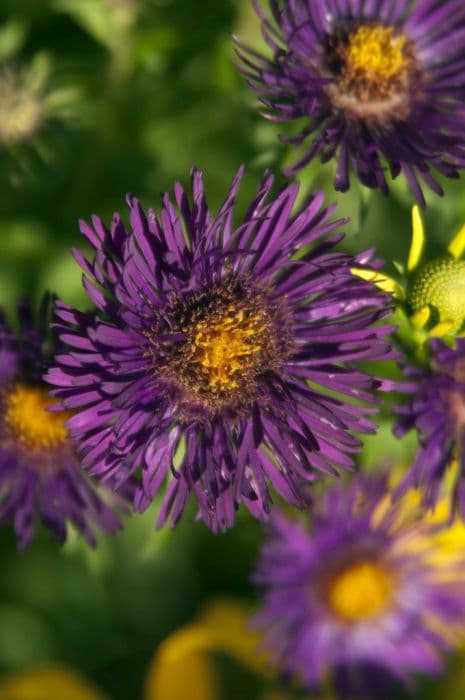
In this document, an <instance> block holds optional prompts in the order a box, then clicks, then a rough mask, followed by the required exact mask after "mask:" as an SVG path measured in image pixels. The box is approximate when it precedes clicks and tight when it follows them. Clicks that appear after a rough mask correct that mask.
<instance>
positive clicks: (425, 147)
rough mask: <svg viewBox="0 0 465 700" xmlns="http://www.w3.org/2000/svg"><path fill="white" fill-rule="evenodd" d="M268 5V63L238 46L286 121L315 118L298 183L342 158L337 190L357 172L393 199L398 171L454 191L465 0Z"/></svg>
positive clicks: (461, 159)
mask: <svg viewBox="0 0 465 700" xmlns="http://www.w3.org/2000/svg"><path fill="white" fill-rule="evenodd" d="M269 4H270V6H271V14H272V18H271V17H270V18H267V15H266V13H265V12H264V11H263V9H262V8H261V6H260V4H259V2H258V0H254V5H255V7H256V10H257V12H258V14H259V15H260V17H261V19H262V27H263V33H264V36H265V39H266V41H267V43H268V45H269V46H270V48H271V50H272V54H273V55H272V57H270V58H266V57H264V56H261V55H259V54H257V53H256V52H254V51H252V50H250V49H248V48H246V47H244V46H242V45H241V43H240V42H239V40H237V46H238V53H239V56H240V58H241V67H242V70H243V72H244V73H245V74H246V75H247V76H248V78H249V84H250V86H251V87H252V89H254V90H255V91H256V92H257V93H258V95H259V96H260V99H261V101H262V102H263V104H264V105H265V107H266V116H267V117H268V118H269V119H272V120H274V121H278V122H285V121H290V120H294V119H299V118H304V119H305V123H304V125H303V128H302V130H301V131H300V132H299V134H298V135H297V136H296V137H294V138H292V139H286V138H284V137H282V140H283V141H284V142H285V143H290V144H300V143H302V142H304V141H308V148H307V150H306V152H305V154H304V155H303V157H302V158H300V159H299V160H298V161H297V162H296V163H295V164H294V165H293V166H292V167H290V168H289V169H288V170H287V174H290V175H291V174H295V173H296V172H297V171H298V170H299V169H300V168H301V167H303V166H304V165H306V164H307V163H308V162H310V161H311V160H312V159H313V158H315V157H316V156H318V155H319V156H320V157H321V160H322V161H327V160H329V159H331V158H333V157H336V158H337V172H336V177H335V183H334V184H335V187H336V189H338V190H343V191H344V190H347V189H348V187H349V169H350V165H351V164H352V167H353V169H354V170H355V173H356V175H357V177H358V178H359V180H360V181H361V182H362V183H363V184H364V185H366V186H367V187H376V188H380V189H381V190H382V191H383V192H385V193H387V192H388V184H387V181H386V167H385V166H388V168H389V170H390V172H391V175H392V176H393V177H396V176H397V175H398V174H399V173H401V172H402V173H403V175H404V176H405V177H406V179H407V180H408V183H409V185H410V187H411V189H412V191H413V194H414V195H415V197H416V199H417V200H418V201H419V202H420V203H421V204H424V197H423V193H422V190H421V181H423V182H424V183H426V185H427V186H428V187H430V188H431V189H433V190H434V191H435V192H437V193H439V194H442V189H441V186H440V185H439V184H438V182H437V181H436V180H435V179H434V178H433V176H432V174H431V171H430V168H431V167H433V168H434V169H436V170H437V171H439V172H440V173H442V174H443V175H446V176H447V177H457V176H458V169H459V168H463V167H464V165H465V138H464V130H463V123H464V119H465V107H464V105H465V48H464V46H465V43H464V42H465V3H463V2H462V1H461V0H417V1H415V0H410V1H409V0H378V1H377V2H374V1H373V0H353V1H352V2H349V1H348V0H312V1H311V2H310V0H269Z"/></svg>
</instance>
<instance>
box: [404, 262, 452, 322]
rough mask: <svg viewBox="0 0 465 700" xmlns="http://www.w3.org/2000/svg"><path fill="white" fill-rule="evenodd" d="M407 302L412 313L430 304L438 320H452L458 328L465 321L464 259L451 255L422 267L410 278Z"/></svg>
mask: <svg viewBox="0 0 465 700" xmlns="http://www.w3.org/2000/svg"><path fill="white" fill-rule="evenodd" d="M407 303H408V305H409V306H410V308H411V310H412V311H413V312H417V311H419V310H420V309H423V308H424V307H426V306H428V307H431V308H432V309H433V311H434V312H435V314H436V318H435V320H436V321H437V322H444V321H450V322H451V323H452V324H453V325H454V326H455V327H457V328H459V327H460V326H462V324H463V323H464V322H465V261H464V260H456V259H455V258H453V257H452V256H450V257H448V256H445V257H443V258H437V259H436V260H432V261H430V262H428V263H426V264H425V265H423V266H421V267H420V268H419V269H418V270H417V271H416V272H415V274H414V275H413V277H412V279H411V280H409V283H408V286H407Z"/></svg>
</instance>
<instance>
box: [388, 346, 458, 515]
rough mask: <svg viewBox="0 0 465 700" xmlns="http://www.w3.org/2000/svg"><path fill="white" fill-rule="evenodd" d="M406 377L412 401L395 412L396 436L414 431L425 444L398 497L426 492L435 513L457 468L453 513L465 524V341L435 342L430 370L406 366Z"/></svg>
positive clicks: (421, 442) (431, 354) (426, 501)
mask: <svg viewBox="0 0 465 700" xmlns="http://www.w3.org/2000/svg"><path fill="white" fill-rule="evenodd" d="M404 374H405V376H406V377H407V378H408V381H407V383H406V390H407V391H409V400H408V401H407V403H405V404H404V405H401V406H397V407H396V411H397V413H398V415H399V418H398V420H397V422H396V424H395V425H394V432H395V434H396V435H397V436H398V437H401V436H402V435H404V434H405V433H407V432H408V431H409V430H411V429H412V428H415V429H416V431H417V433H418V438H419V443H420V444H419V447H418V449H417V453H416V455H415V459H414V461H413V464H412V466H411V467H410V468H409V470H408V471H407V474H406V476H405V478H404V481H403V482H402V484H401V486H400V489H399V491H400V492H401V493H402V491H403V490H405V489H406V488H409V487H414V488H421V489H422V493H423V501H424V504H425V505H426V506H427V507H428V508H434V506H435V505H436V503H437V501H438V499H439V497H440V496H441V495H442V493H441V492H442V489H441V487H442V486H444V478H445V476H446V473H447V471H448V469H449V468H450V467H451V466H452V464H453V463H456V475H455V484H454V486H453V489H452V504H451V505H452V507H451V513H452V514H453V513H458V514H460V516H461V518H462V519H463V520H465V339H464V338H457V339H456V346H455V348H450V347H448V346H447V345H446V344H445V343H444V342H443V341H442V340H439V339H434V340H431V341H430V361H429V368H427V369H422V368H420V367H413V366H407V367H406V368H405V369H404ZM451 476H453V474H452V473H451Z"/></svg>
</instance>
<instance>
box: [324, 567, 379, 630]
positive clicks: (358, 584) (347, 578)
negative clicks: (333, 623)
mask: <svg viewBox="0 0 465 700" xmlns="http://www.w3.org/2000/svg"><path fill="white" fill-rule="evenodd" d="M391 589H392V580H391V577H390V575H389V572H388V571H387V570H386V569H385V568H384V567H382V566H380V565H379V564H377V563H374V562H370V561H366V562H359V563H358V564H354V565H353V566H349V567H347V568H346V569H343V570H342V571H341V572H339V573H338V574H337V576H336V577H335V578H334V579H333V580H332V581H331V583H330V585H329V590H328V602H329V605H330V608H331V609H332V611H333V612H334V613H335V614H336V615H337V616H338V617H340V618H342V619H343V620H344V621H346V622H358V621H359V620H366V619H367V618H370V617H375V616H376V615H378V614H379V613H381V612H382V611H383V610H384V609H385V608H386V606H387V605H388V603H389V601H390V598H391Z"/></svg>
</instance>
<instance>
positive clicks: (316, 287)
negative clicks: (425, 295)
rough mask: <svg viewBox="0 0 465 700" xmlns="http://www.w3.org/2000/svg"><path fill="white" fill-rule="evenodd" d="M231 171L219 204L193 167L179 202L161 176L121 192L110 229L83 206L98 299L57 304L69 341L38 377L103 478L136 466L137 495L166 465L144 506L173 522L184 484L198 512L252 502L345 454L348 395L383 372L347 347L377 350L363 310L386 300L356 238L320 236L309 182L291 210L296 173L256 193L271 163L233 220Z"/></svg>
mask: <svg viewBox="0 0 465 700" xmlns="http://www.w3.org/2000/svg"><path fill="white" fill-rule="evenodd" d="M240 180H241V172H239V173H238V175H237V176H236V177H235V179H234V181H233V183H232V186H231V189H230V191H229V193H228V195H227V197H226V199H225V201H224V203H223V205H222V206H221V209H220V211H219V213H218V214H217V215H216V216H213V215H212V214H211V213H210V212H209V209H208V206H207V202H206V199H205V195H204V189H203V184H202V177H201V174H200V173H199V172H198V171H196V170H194V171H193V173H192V186H193V203H192V204H191V203H190V202H189V200H188V196H187V194H186V192H185V191H184V190H183V189H182V188H181V186H180V185H176V186H175V198H176V205H177V207H175V206H174V205H173V204H172V202H171V200H170V198H169V196H168V195H165V196H164V197H163V205H162V208H161V211H160V212H158V213H156V212H154V211H153V210H149V211H148V213H147V214H145V213H144V212H143V210H142V208H141V206H140V204H139V202H138V201H137V200H136V199H134V198H133V197H132V196H129V197H128V200H127V201H128V205H129V209H130V222H131V226H130V228H129V230H127V229H126V228H125V226H124V224H123V222H122V220H121V218H120V216H119V215H115V217H114V219H113V222H112V226H111V229H110V230H108V229H107V228H106V227H105V226H104V224H103V223H102V222H101V220H100V219H98V218H97V217H94V219H93V227H92V228H91V227H90V226H88V225H87V224H85V223H83V224H82V227H81V230H82V232H83V234H84V235H85V236H86V238H87V239H88V240H89V242H90V243H91V245H92V246H93V247H94V248H95V250H96V254H95V257H94V259H93V260H92V261H87V260H86V259H85V258H84V257H83V256H82V255H81V254H79V253H77V259H78V261H79V262H80V264H81V266H82V267H83V269H84V271H85V273H86V278H85V281H84V284H85V287H86V290H87V292H88V294H89V296H90V298H91V299H92V300H93V301H94V303H95V304H96V306H97V308H98V310H97V313H96V315H92V314H83V313H79V312H77V311H75V310H73V309H71V308H69V307H67V306H66V305H64V304H61V303H60V304H58V306H57V314H58V317H59V318H60V319H61V323H60V324H59V326H58V327H59V332H60V336H61V338H62V340H63V342H64V343H66V344H67V345H68V346H69V350H68V352H67V353H64V354H62V355H59V356H58V357H57V362H56V364H57V366H56V367H55V368H53V369H52V370H51V371H50V372H49V374H48V380H49V381H50V382H51V383H52V384H54V385H55V386H56V387H58V388H57V390H56V391H55V393H56V395H57V396H59V397H60V398H61V400H62V403H63V405H64V407H65V408H66V409H68V410H76V411H77V413H76V415H75V416H74V417H72V418H71V419H70V420H69V421H68V426H69V428H70V430H71V435H72V436H73V438H75V439H76V440H78V441H79V442H80V445H81V451H82V455H83V463H84V465H85V466H86V467H87V468H88V469H89V471H90V473H91V474H95V475H98V476H99V478H102V479H115V480H116V482H115V483H122V482H124V481H125V479H127V478H128V477H129V476H130V475H131V474H133V473H134V472H136V471H137V470H138V469H139V468H141V470H142V478H141V482H140V487H139V489H138V492H137V494H136V506H137V508H139V509H141V510H142V509H144V508H146V507H147V506H148V505H149V504H150V503H151V502H152V500H153V499H154V497H155V495H156V494H157V492H158V491H159V489H160V487H161V486H162V484H163V483H164V482H165V481H167V482H169V485H168V490H167V493H166V496H165V499H164V502H163V505H162V508H161V511H160V516H159V521H158V522H159V524H162V523H163V522H164V521H165V520H166V519H167V518H168V517H169V515H171V523H172V524H175V523H176V522H177V521H178V520H179V518H180V516H181V514H182V512H183V510H184V507H185V504H186V501H187V499H188V496H189V494H190V493H191V492H193V493H194V494H195V496H196V498H197V501H198V504H199V511H200V516H201V518H202V519H203V520H204V521H205V522H206V523H207V524H208V525H209V527H211V528H212V529H213V530H218V529H226V528H228V527H230V526H231V525H232V524H233V521H234V512H235V509H236V507H237V506H238V504H239V503H241V502H243V503H245V504H246V506H247V507H248V508H249V510H250V511H251V512H252V513H253V514H254V515H255V516H257V517H259V518H265V517H266V515H267V512H268V509H269V504H270V500H271V497H270V493H269V485H270V484H271V485H272V486H273V487H274V488H275V489H276V490H277V491H278V492H279V493H280V494H281V496H282V497H283V498H285V499H286V500H287V501H288V502H290V503H293V504H294V505H297V506H302V505H303V504H304V497H303V495H302V494H301V492H300V488H301V486H302V485H303V484H305V483H308V482H311V481H312V480H313V479H314V478H315V475H316V473H317V472H318V471H324V472H329V473H332V474H334V473H335V468H336V467H350V466H351V464H352V460H351V457H350V454H351V453H352V452H354V451H357V450H358V448H359V446H360V441H359V440H358V439H357V438H356V437H355V436H354V435H353V434H352V431H358V432H362V433H364V432H367V431H372V430H373V425H372V423H371V422H370V421H369V420H368V419H367V418H366V415H365V414H366V413H367V411H371V410H373V409H369V408H367V407H363V406H362V405H361V404H360V401H367V402H373V400H374V397H373V390H374V389H375V388H377V387H379V386H380V382H379V380H377V379H375V378H374V377H372V376H370V375H369V374H366V373H364V372H363V371H361V370H359V369H357V367H356V361H357V360H363V359H372V360H375V359H382V358H386V357H390V350H389V348H388V346H387V344H386V340H385V338H386V334H387V333H388V332H389V330H390V329H389V327H386V326H383V325H379V324H377V323H376V322H377V321H379V320H380V319H382V318H383V317H384V316H386V314H388V313H389V308H388V307H387V306H386V300H387V296H386V295H384V294H383V293H382V292H380V291H379V290H378V289H377V288H376V287H375V285H372V284H370V283H368V282H366V281H364V280H361V279H359V278H357V277H356V276H355V275H353V274H352V272H351V269H352V267H353V266H357V265H364V264H368V261H369V260H370V257H371V254H370V253H364V254H362V255H360V256H358V257H357V258H353V257H351V256H349V255H345V254H343V253H337V252H333V251H332V248H333V246H334V245H335V244H336V243H337V242H338V241H339V240H340V238H341V234H339V233H336V232H335V229H336V228H337V227H338V225H339V224H340V222H331V221H329V216H330V214H331V212H332V209H329V210H327V209H323V208H322V205H323V196H322V194H317V195H315V196H313V197H311V198H310V199H309V201H307V202H306V204H305V205H304V206H303V208H302V209H301V210H300V212H298V213H297V214H295V215H292V214H291V212H292V208H293V205H294V203H295V198H296V195H297V186H296V185H294V184H292V185H289V186H287V187H286V188H285V189H284V190H283V191H282V192H281V193H280V194H279V195H278V196H277V197H276V199H274V200H270V201H267V198H268V197H269V195H270V189H271V187H272V182H273V179H272V178H271V177H270V176H269V175H266V176H265V178H264V180H263V181H262V183H261V185H260V188H259V190H258V193H257V195H256V197H255V199H254V200H253V202H251V204H250V207H249V209H248V211H247V213H246V214H245V216H244V217H243V219H242V221H241V222H240V224H238V225H235V224H233V221H232V219H233V214H234V209H235V197H236V193H237V190H238V187H239V183H240ZM299 248H301V250H300V252H299V254H298V255H297V256H296V253H297V251H299ZM375 264H377V263H375ZM328 390H329V391H330V392H331V393H332V395H331V396H328V395H327V391H328ZM335 394H336V395H335ZM352 400H355V403H352Z"/></svg>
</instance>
